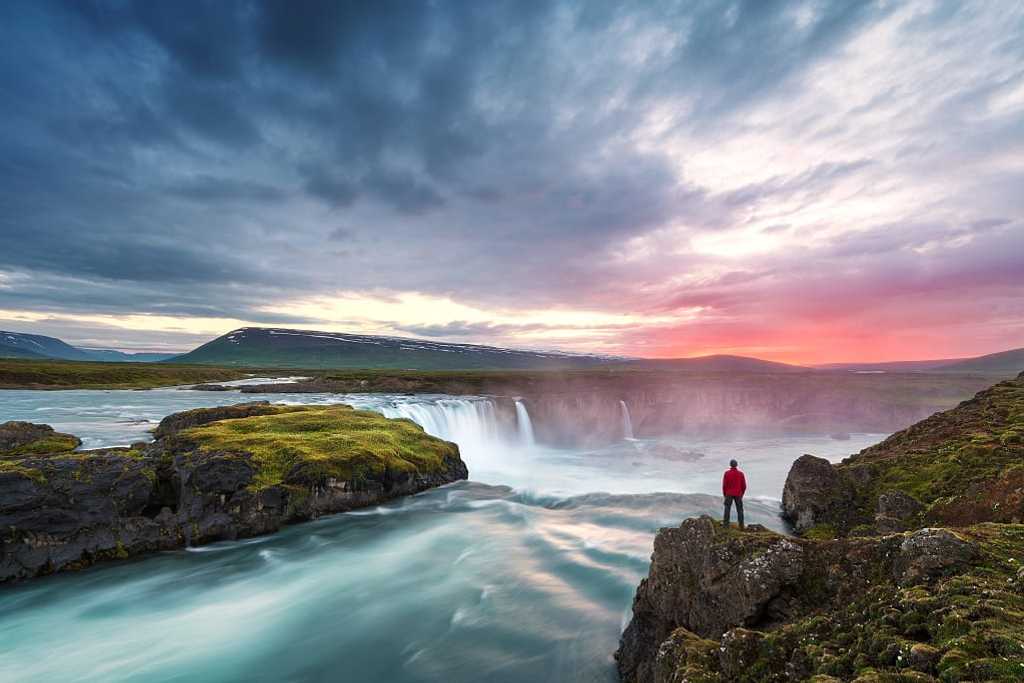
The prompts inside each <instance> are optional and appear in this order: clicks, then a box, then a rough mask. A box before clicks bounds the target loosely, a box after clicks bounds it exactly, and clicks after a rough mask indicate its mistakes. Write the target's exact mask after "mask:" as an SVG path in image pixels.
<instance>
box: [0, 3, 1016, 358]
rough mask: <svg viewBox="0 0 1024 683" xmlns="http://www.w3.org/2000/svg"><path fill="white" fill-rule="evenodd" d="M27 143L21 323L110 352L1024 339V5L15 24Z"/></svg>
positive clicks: (11, 282)
mask: <svg viewBox="0 0 1024 683" xmlns="http://www.w3.org/2000/svg"><path fill="white" fill-rule="evenodd" d="M628 5H633V6H628ZM0 150H2V154H0V329H13V330H16V331H25V332H38V333H43V334H52V335H56V336H60V337H62V338H64V339H66V340H68V341H71V342H73V343H78V344H82V345H88V346H103V347H113V348H122V349H128V350H133V349H134V350H141V349H145V350H179V349H180V350H183V349H187V348H190V347H192V346H194V345H196V344H198V343H200V342H203V341H206V340H207V339H209V338H211V337H213V336H216V335H218V334H221V333H224V332H227V331H229V330H231V329H233V328H235V327H239V326H242V325H280V326H291V327H302V328H309V329H324V330H349V331H361V332H367V333H386V334H400V335H408V336H421V337H429V338H436V339H446V340H452V341H460V342H482V343H490V344H501V345H512V346H519V347H529V348H563V349H576V350H583V351H590V350H593V351H604V352H615V353H626V354H635V355H645V356H659V357H667V356H693V355H702V354H707V353H739V354H747V355H757V356H760V357H764V358H771V359H777V360H785V361H796V362H828V361H839V360H869V359H870V360H883V359H899V358H935V357H955V356H965V355H974V354H980V353H986V352H991V351H997V350H1001V349H1005V348H1010V347H1015V346H1017V347H1019V346H1024V3H1022V2H1020V1H1019V0H1006V1H1005V2H997V1H995V0H993V1H992V2H973V3H963V2H959V1H953V2H840V1H836V2H825V1H823V0H820V1H807V2H769V1H768V0H751V1H750V2H725V1H718V0H715V1H708V2H692V1H690V0H679V1H678V2H644V3H635V4H632V3H629V4H626V3H619V2H608V3H600V2H591V1H586V2H584V1H575V2H567V1H561V0H554V1H551V2H547V1H543V0H541V1H538V2H532V1H529V2H527V1H525V0H511V1H509V2H493V1H488V2H468V1H467V2H442V1H440V0H437V1H433V2H427V1H424V2H416V1H411V0H398V1H397V2H387V1H382V0H374V1H372V2H366V3H359V2H350V3H344V4H343V3H340V2H319V1H314V0H303V2H300V3H286V2H278V1H268V2H256V1H252V2H221V1H211V2H181V1H179V0H175V1H174V2H153V1H150V0H144V1H140V2H87V1H85V0H69V1H68V2H65V3H60V2H57V3H50V2H43V1H41V0H25V1H19V0H7V1H6V2H3V3H2V4H0Z"/></svg>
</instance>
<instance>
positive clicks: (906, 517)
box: [875, 491, 924, 533]
mask: <svg viewBox="0 0 1024 683" xmlns="http://www.w3.org/2000/svg"><path fill="white" fill-rule="evenodd" d="M923 510H924V506H923V505H921V503H919V502H917V499H916V498H914V497H913V496H911V495H909V494H906V493H903V492H902V491H889V492H887V493H883V494H882V495H880V496H879V497H878V505H877V508H876V512H875V528H876V529H877V530H878V531H879V532H880V533H893V532H897V531H903V530H904V529H907V528H908V527H909V526H910V525H911V524H912V523H913V522H914V520H916V518H917V516H918V515H920V514H921V512H922V511H923Z"/></svg>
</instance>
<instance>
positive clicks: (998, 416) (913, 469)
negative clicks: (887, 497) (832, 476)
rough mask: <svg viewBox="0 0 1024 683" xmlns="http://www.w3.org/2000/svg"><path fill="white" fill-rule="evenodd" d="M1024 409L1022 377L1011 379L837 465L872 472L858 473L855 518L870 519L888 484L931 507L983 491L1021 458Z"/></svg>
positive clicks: (981, 494) (1023, 454)
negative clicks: (862, 475)
mask: <svg viewBox="0 0 1024 683" xmlns="http://www.w3.org/2000/svg"><path fill="white" fill-rule="evenodd" d="M1021 415H1024V379H1015V380H1008V381H1005V382H1001V383H999V384H996V385H994V386H992V387H991V388H990V389H988V390H986V391H983V392H981V393H979V394H978V395H977V396H975V397H974V398H973V399H971V400H969V401H965V402H964V403H962V404H961V405H959V406H957V407H956V408H954V409H952V410H949V411H946V412H944V413H938V414H936V415H933V416H932V417H929V418H928V419H926V420H923V421H921V422H918V423H917V424H915V425H913V426H912V427H910V428H908V429H905V430H903V431H901V432H897V433H895V434H893V435H892V436H890V437H889V438H888V439H886V440H885V441H883V442H881V443H880V444H877V445H875V446H872V447H870V448H867V449H865V450H863V451H861V452H860V453H859V454H857V455H855V456H853V457H851V458H850V459H848V460H847V461H846V462H845V463H844V464H843V465H840V469H848V468H851V467H853V466H856V467H869V468H870V471H871V473H872V476H871V477H870V478H869V481H867V482H866V483H865V482H863V479H860V480H859V481H861V482H862V483H861V484H859V486H858V490H857V512H858V514H857V515H856V516H855V517H856V519H852V520H850V524H851V525H852V524H856V523H862V522H863V523H868V522H870V521H871V519H872V518H873V516H874V511H875V505H876V502H877V500H878V496H879V494H881V493H883V492H885V491H902V492H904V493H907V494H909V495H911V496H913V497H914V498H916V499H917V500H918V501H920V502H921V503H923V504H924V505H925V506H926V507H928V506H930V505H932V504H934V503H937V502H939V501H941V502H943V504H945V505H947V506H948V505H949V504H950V503H956V502H957V501H958V500H959V499H960V498H962V497H963V496H970V497H972V499H975V500H984V499H986V496H988V495H989V489H991V486H990V485H991V484H993V483H994V482H996V481H997V480H998V479H999V478H1000V477H1001V476H1002V475H1004V474H1005V473H1006V472H1007V471H1008V470H1010V469H1012V468H1013V467H1015V466H1017V465H1019V463H1021V462H1024V436H1022V433H1024V429H1022V428H1021V425H1020V422H1019V421H1018V420H1019V418H1020V416H1021ZM998 502H999V501H998V500H992V501H991V503H993V504H994V503H998ZM971 521H977V519H974V520H971ZM966 523H970V522H969V521H968V522H966Z"/></svg>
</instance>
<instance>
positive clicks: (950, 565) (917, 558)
mask: <svg viewBox="0 0 1024 683" xmlns="http://www.w3.org/2000/svg"><path fill="white" fill-rule="evenodd" d="M977 552H978V551H977V548H976V547H975V545H974V544H973V543H971V542H969V541H965V540H964V539H962V538H960V537H959V536H957V535H956V534H955V533H953V532H952V531H950V530H949V529H930V528H929V529H918V530H917V531H915V532H913V533H911V534H908V535H907V536H906V537H905V538H904V539H903V542H902V543H900V547H899V551H898V552H897V555H896V558H895V562H894V563H893V576H894V578H895V579H896V581H897V582H898V583H899V584H900V585H901V586H912V585H915V584H919V583H925V582H927V581H928V580H930V579H933V578H935V577H937V576H941V575H942V574H945V573H947V572H950V571H952V570H954V569H956V568H959V567H962V566H963V565H966V564H967V563H969V562H970V561H971V560H972V559H973V558H974V557H975V556H976V555H977Z"/></svg>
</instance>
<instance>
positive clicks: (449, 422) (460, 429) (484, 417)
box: [380, 398, 499, 452]
mask: <svg viewBox="0 0 1024 683" xmlns="http://www.w3.org/2000/svg"><path fill="white" fill-rule="evenodd" d="M380 411H381V412H382V413H383V414H384V416H385V417H405V418H408V419H410V420H412V421H413V422H415V423H416V424H418V425H419V426H421V427H423V431H425V432H426V433H427V434H430V435H431V436H436V437H439V438H441V439H445V440H446V441H454V442H455V443H457V444H459V447H460V448H461V449H463V450H464V451H471V452H473V451H475V452H479V451H480V450H482V449H485V448H488V447H493V446H494V442H495V441H497V440H498V438H499V435H498V421H497V419H496V417H495V412H494V403H492V402H491V401H488V400H480V399H476V400H474V399H462V398H452V399H441V400H439V401H431V402H429V403H427V402H422V403H413V402H404V401H402V402H397V401H396V402H395V403H394V404H392V405H389V406H381V408H380Z"/></svg>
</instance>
